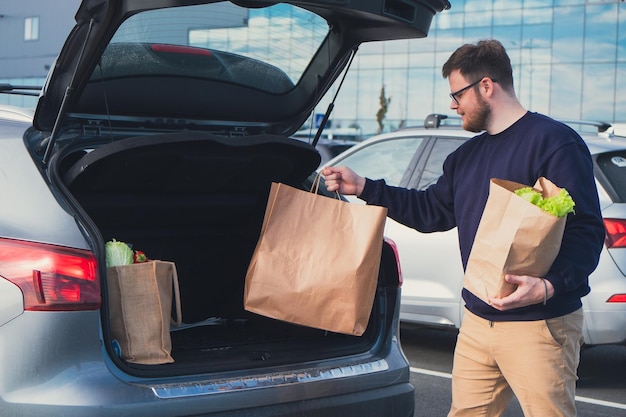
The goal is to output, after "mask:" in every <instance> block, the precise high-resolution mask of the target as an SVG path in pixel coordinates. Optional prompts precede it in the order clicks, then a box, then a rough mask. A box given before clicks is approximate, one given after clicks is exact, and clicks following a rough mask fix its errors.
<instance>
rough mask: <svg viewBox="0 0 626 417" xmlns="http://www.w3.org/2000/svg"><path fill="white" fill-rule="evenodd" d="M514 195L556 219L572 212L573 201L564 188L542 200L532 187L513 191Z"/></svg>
mask: <svg viewBox="0 0 626 417" xmlns="http://www.w3.org/2000/svg"><path fill="white" fill-rule="evenodd" d="M515 194H517V195H518V196H520V197H522V198H523V199H524V200H526V201H528V202H530V203H532V204H534V205H536V206H538V207H539V208H540V209H542V210H543V211H545V212H547V213H550V214H552V215H554V216H556V217H564V216H567V214H568V213H573V212H574V205H575V204H574V200H573V199H572V197H571V196H570V195H569V193H568V192H567V190H566V189H565V188H562V189H561V192H560V193H559V194H558V195H555V196H553V197H546V198H543V196H542V195H541V193H540V192H539V191H537V190H535V189H533V188H532V187H523V188H520V189H518V190H515Z"/></svg>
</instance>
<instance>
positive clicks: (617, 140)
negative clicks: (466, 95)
mask: <svg viewBox="0 0 626 417" xmlns="http://www.w3.org/2000/svg"><path fill="white" fill-rule="evenodd" d="M564 122H566V123H567V124H570V125H571V126H572V127H573V128H575V129H577V130H579V131H580V133H581V135H582V137H583V138H584V139H585V141H586V143H587V145H588V147H589V150H590V151H591V154H592V156H593V160H594V171H595V175H596V185H597V188H598V192H599V197H600V204H601V208H602V214H603V216H604V223H605V226H606V233H607V238H606V243H605V246H604V249H603V250H602V254H601V256H600V263H599V265H598V267H597V269H596V270H595V272H594V273H593V274H592V275H591V276H590V277H589V282H590V286H591V293H590V294H589V295H587V296H586V297H584V298H583V310H584V316H585V321H584V337H585V343H586V344H587V345H599V344H623V343H626V137H620V136H617V135H616V134H615V133H614V128H613V127H612V126H610V125H608V124H606V123H600V122H598V123H595V122H580V121H564ZM454 124H455V120H454V118H452V117H448V116H446V115H437V114H433V115H429V116H428V117H427V118H426V119H425V122H424V126H423V127H414V128H405V129H400V130H397V131H395V132H391V133H385V134H381V135H378V136H375V137H372V138H370V139H368V140H366V141H363V142H361V143H360V144H358V145H356V146H354V147H352V148H350V149H349V150H347V151H345V152H344V153H342V154H341V155H339V156H337V157H336V158H334V159H332V160H330V161H329V162H328V163H327V164H326V165H328V166H332V165H347V166H349V167H351V168H353V169H354V170H355V171H356V172H358V173H359V174H360V175H364V176H366V177H369V178H372V179H378V178H384V179H385V180H386V181H387V183H388V184H390V185H395V186H401V187H407V188H417V189H425V188H426V187H428V186H429V185H431V184H433V183H434V182H435V181H436V180H437V179H438V178H439V176H440V175H441V174H442V167H443V161H444V159H445V158H446V156H448V154H449V153H450V152H452V151H453V150H455V149H456V148H457V147H458V146H459V145H461V144H462V143H463V142H464V141H466V140H467V139H469V138H470V137H472V136H474V135H475V134H474V133H471V132H468V131H465V130H463V129H461V128H460V127H458V126H454ZM348 199H349V200H350V201H352V202H360V203H362V201H360V200H358V199H356V198H354V197H348ZM385 234H386V235H387V236H389V237H390V238H391V239H392V240H393V241H395V242H396V244H397V245H398V251H399V253H400V264H401V269H402V275H403V277H404V282H403V285H402V305H401V308H400V319H401V320H402V321H406V322H412V323H421V324H427V325H433V326H443V327H449V328H459V327H460V324H461V320H462V319H463V313H464V308H463V300H462V299H461V289H462V287H463V268H462V264H461V256H460V254H459V249H458V238H457V233H456V229H453V230H449V231H446V232H441V233H428V234H424V233H420V232H417V231H415V230H413V229H411V228H408V227H406V226H403V225H401V224H399V223H397V222H395V221H394V220H392V219H389V218H388V219H387V226H386V230H385Z"/></svg>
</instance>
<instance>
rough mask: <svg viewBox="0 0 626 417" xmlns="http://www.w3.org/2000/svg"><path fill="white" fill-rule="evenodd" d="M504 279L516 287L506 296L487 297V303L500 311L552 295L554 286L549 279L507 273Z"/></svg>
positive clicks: (539, 300) (537, 301) (538, 301)
mask: <svg viewBox="0 0 626 417" xmlns="http://www.w3.org/2000/svg"><path fill="white" fill-rule="evenodd" d="M504 279H505V280H506V282H508V283H509V284H515V285H517V289H516V290H515V291H513V293H512V294H510V295H507V296H506V297H502V298H495V297H489V305H490V306H492V307H493V308H496V309H498V310H501V311H505V310H511V309H513V308H519V307H526V306H529V305H532V304H539V303H543V302H544V300H547V299H549V298H550V297H552V296H553V295H554V287H553V286H552V284H551V283H550V281H548V280H544V279H543V278H538V277H531V276H528V275H510V274H507V275H505V276H504ZM544 281H545V286H544ZM546 288H547V294H546Z"/></svg>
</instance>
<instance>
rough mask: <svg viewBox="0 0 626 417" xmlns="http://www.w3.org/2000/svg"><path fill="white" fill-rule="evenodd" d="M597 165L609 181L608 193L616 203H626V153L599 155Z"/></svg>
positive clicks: (620, 151)
mask: <svg viewBox="0 0 626 417" xmlns="http://www.w3.org/2000/svg"><path fill="white" fill-rule="evenodd" d="M596 163H597V166H598V168H599V169H600V171H602V173H603V174H604V177H605V178H606V180H607V181H608V183H609V184H608V185H609V187H606V186H605V188H606V189H607V191H610V190H613V191H614V192H612V193H611V197H612V198H613V200H614V202H616V203H623V202H626V151H625V150H619V151H616V152H606V153H602V154H600V155H598V157H597V159H596Z"/></svg>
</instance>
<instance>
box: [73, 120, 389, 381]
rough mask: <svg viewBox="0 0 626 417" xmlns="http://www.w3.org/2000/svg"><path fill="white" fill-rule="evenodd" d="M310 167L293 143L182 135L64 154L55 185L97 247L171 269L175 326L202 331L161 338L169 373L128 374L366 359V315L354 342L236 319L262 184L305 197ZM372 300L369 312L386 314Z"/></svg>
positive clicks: (307, 150) (245, 316) (374, 327)
mask: <svg viewBox="0 0 626 417" xmlns="http://www.w3.org/2000/svg"><path fill="white" fill-rule="evenodd" d="M319 161H320V159H319V154H318V153H317V152H316V151H315V149H314V148H313V147H312V146H310V145H308V144H306V143H302V142H300V141H296V140H291V139H287V138H283V137H277V136H270V135H259V136H255V137H247V138H226V137H222V136H214V135H208V134H204V133H194V132H186V133H175V134H160V135H145V136H136V137H131V138H127V139H123V140H119V141H115V142H111V143H108V144H105V145H100V146H96V145H93V146H92V147H91V149H80V150H77V149H73V150H72V151H71V152H69V153H68V154H67V156H66V157H65V158H64V160H63V162H62V164H61V165H62V166H63V168H62V169H61V173H62V174H63V177H64V183H65V185H66V187H67V188H68V189H69V191H70V192H71V194H72V195H73V196H74V198H75V199H76V200H77V201H78V202H79V204H80V205H81V206H82V208H83V209H84V211H85V213H86V214H87V215H88V216H89V218H90V219H91V220H92V221H93V223H94V224H95V225H96V226H97V228H98V230H99V232H100V234H101V236H102V239H103V240H104V241H109V240H111V239H116V240H119V241H123V242H127V243H129V244H131V245H132V247H133V249H136V250H141V251H143V252H145V253H146V255H147V256H148V257H149V258H150V259H160V260H167V261H173V262H175V264H176V268H177V271H178V277H179V285H180V294H181V306H182V319H183V322H184V323H185V324H193V323H196V324H199V323H202V325H197V326H195V327H189V328H186V329H183V330H176V331H172V332H171V337H172V356H173V358H174V360H175V362H174V363H173V364H168V365H159V366H156V367H155V366H154V365H132V366H134V367H137V368H139V369H143V370H146V369H148V368H151V369H155V368H158V369H159V372H168V371H167V370H168V369H169V370H170V371H171V372H173V373H183V372H200V371H206V370H207V369H210V370H212V371H218V370H232V369H244V368H245V369H249V368H254V367H262V366H268V365H269V366H271V365H281V364H289V363H292V362H295V361H297V362H303V361H307V360H310V361H315V360H322V359H327V358H330V357H333V356H336V355H348V354H359V353H363V352H366V351H368V350H369V349H370V348H372V346H373V345H374V343H375V342H376V337H377V334H378V332H379V330H380V325H381V323H378V322H377V320H378V317H379V316H380V315H378V314H372V316H371V318H370V324H369V326H368V330H367V331H366V333H365V334H364V335H363V336H360V337H357V336H349V335H342V334H336V333H331V332H326V331H324V330H319V329H312V328H307V327H303V326H298V325H293V324H289V323H284V322H280V321H277V320H273V319H269V318H265V317H261V316H259V315H256V314H253V313H250V312H247V311H245V310H244V307H243V288H244V278H245V275H246V270H247V267H248V264H249V262H250V259H251V256H252V253H253V251H254V248H255V245H256V243H257V240H258V237H259V233H260V229H261V224H262V222H263V216H264V211H265V205H266V202H267V195H268V192H269V188H270V185H271V182H273V181H275V182H282V183H285V184H289V185H292V186H295V187H299V188H303V189H306V187H307V185H306V184H307V183H310V181H311V179H310V178H309V176H310V175H311V173H312V172H314V170H315V168H316V167H317V166H318V164H319ZM329 238H330V237H329ZM103 243H104V242H103ZM385 250H389V249H388V248H386V249H385ZM320 261H323V260H320ZM381 265H382V263H381ZM394 265H395V263H394ZM381 270H382V267H381ZM396 279H397V277H396ZM380 282H381V280H380V279H379V290H380V285H381V284H380ZM395 287H396V288H397V281H396V282H395ZM379 298H380V297H376V301H375V302H374V307H373V308H374V310H376V309H382V308H389V307H386V306H383V304H384V303H382V302H381V301H380V300H379ZM104 302H106V297H103V303H104Z"/></svg>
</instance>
